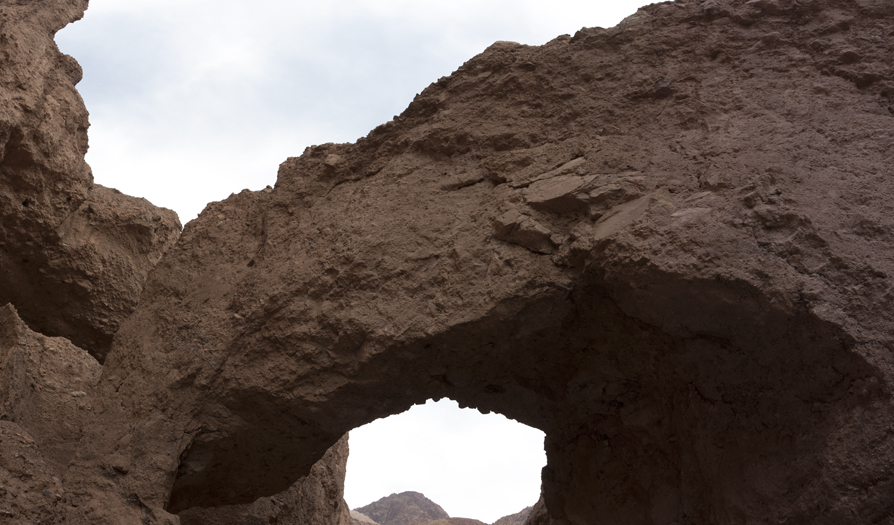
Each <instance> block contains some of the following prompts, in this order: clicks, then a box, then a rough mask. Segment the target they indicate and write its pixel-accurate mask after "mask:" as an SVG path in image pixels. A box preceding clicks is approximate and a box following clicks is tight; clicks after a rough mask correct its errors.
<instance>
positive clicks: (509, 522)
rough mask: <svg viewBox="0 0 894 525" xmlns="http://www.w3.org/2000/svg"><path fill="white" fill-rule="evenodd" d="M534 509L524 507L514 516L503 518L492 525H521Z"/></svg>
mask: <svg viewBox="0 0 894 525" xmlns="http://www.w3.org/2000/svg"><path fill="white" fill-rule="evenodd" d="M533 508H534V507H525V508H523V509H522V510H520V511H518V512H516V513H515V514H510V515H508V516H503V517H502V518H500V519H498V520H497V521H495V522H494V523H493V525H523V524H524V523H525V520H527V519H528V516H530V515H531V509H533Z"/></svg>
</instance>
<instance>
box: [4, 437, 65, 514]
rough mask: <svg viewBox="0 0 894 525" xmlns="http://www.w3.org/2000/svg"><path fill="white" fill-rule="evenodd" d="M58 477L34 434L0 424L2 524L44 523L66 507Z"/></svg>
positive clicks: (63, 491) (63, 492)
mask: <svg viewBox="0 0 894 525" xmlns="http://www.w3.org/2000/svg"><path fill="white" fill-rule="evenodd" d="M57 475H58V473H57V472H56V471H55V470H54V469H53V468H52V467H51V466H50V465H48V464H47V462H46V461H45V460H44V458H43V455H42V451H41V449H40V446H39V445H38V444H37V442H36V441H35V440H34V438H33V437H32V436H31V434H30V433H29V432H28V431H27V430H25V429H24V428H22V427H21V426H19V425H17V424H15V423H12V422H10V421H3V420H0V523H10V524H12V523H41V521H42V520H44V519H46V518H48V517H50V516H54V515H55V514H56V513H57V512H58V510H59V508H60V507H61V506H62V505H63V504H64V503H63V497H64V494H65V490H64V489H63V488H62V483H61V482H60V480H59V478H58V477H57Z"/></svg>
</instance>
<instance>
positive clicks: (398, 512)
mask: <svg viewBox="0 0 894 525" xmlns="http://www.w3.org/2000/svg"><path fill="white" fill-rule="evenodd" d="M354 510H356V511H357V512H359V513H361V514H364V515H366V516H368V517H369V518H371V519H373V520H374V521H375V522H376V523H378V524H379V525H413V524H415V523H428V522H431V521H436V520H441V519H446V518H449V517H450V516H449V515H448V514H447V513H446V512H444V509H442V508H441V506H440V505H438V504H437V503H435V502H434V501H432V500H430V499H428V498H426V497H425V496H424V495H423V494H420V493H419V492H401V493H400V494H392V495H390V496H386V497H384V498H382V499H380V500H378V501H376V502H373V503H370V504H369V505H367V506H365V507H360V508H357V509H354Z"/></svg>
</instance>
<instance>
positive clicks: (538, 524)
mask: <svg viewBox="0 0 894 525" xmlns="http://www.w3.org/2000/svg"><path fill="white" fill-rule="evenodd" d="M554 523H555V522H554V521H553V519H552V518H551V517H550V516H549V512H547V510H546V503H544V501H543V497H542V496H541V498H540V499H539V500H537V503H536V504H535V505H534V507H532V508H531V513H530V514H528V517H527V518H525V521H524V525H553V524H554ZM494 525H497V524H496V523H495V524H494Z"/></svg>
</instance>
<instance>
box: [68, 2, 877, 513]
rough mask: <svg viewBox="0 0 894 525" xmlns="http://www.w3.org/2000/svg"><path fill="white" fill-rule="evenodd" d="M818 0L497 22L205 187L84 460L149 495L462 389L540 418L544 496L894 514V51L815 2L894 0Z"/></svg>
mask: <svg viewBox="0 0 894 525" xmlns="http://www.w3.org/2000/svg"><path fill="white" fill-rule="evenodd" d="M709 4H710V5H709ZM802 4H804V5H802ZM802 4H798V3H793V2H783V1H779V2H774V1H766V2H765V1H761V2H747V3H744V2H714V1H712V2H677V3H667V4H661V5H654V6H651V7H649V8H646V9H644V10H641V11H640V12H639V13H638V14H637V15H636V17H632V18H630V19H628V20H627V21H625V22H624V23H622V24H621V25H619V26H618V27H616V28H613V29H609V30H603V29H599V28H596V29H590V30H582V31H580V32H578V33H577V34H576V35H575V36H574V37H567V36H566V37H559V38H558V39H556V40H554V41H552V42H550V43H548V44H546V45H544V46H542V47H528V46H520V45H515V44H511V43H505V42H503V43H498V44H495V45H494V46H492V47H491V48H489V49H488V50H487V51H485V52H484V53H482V54H481V55H479V56H477V57H475V58H473V59H472V60H470V61H469V62H467V63H466V64H464V65H463V66H462V67H461V68H460V69H459V70H458V71H457V72H456V73H454V74H453V75H451V76H450V77H445V78H443V79H441V80H439V81H438V82H437V83H435V84H433V85H432V86H430V87H429V88H428V89H426V90H425V91H424V92H423V93H422V94H420V95H419V96H418V97H417V98H416V100H414V101H413V103H412V104H410V106H409V107H408V109H407V110H406V111H405V112H404V113H403V114H402V115H401V116H399V117H396V118H395V119H394V121H392V122H389V123H387V124H385V125H383V126H380V127H378V128H376V129H375V130H373V131H372V132H371V133H370V134H369V136H367V137H366V138H363V139H360V140H359V141H358V142H357V143H356V144H342V145H333V144H327V145H323V146H317V147H312V148H309V149H308V150H306V151H305V153H304V154H303V155H302V156H301V157H298V158H291V159H288V160H287V161H286V162H284V163H283V164H282V165H281V167H280V171H279V177H278V181H277V185H276V188H268V189H266V190H263V191H260V192H249V191H244V192H242V193H240V194H238V195H233V196H231V197H230V198H229V199H227V200H225V201H222V202H219V203H212V204H210V205H209V206H208V207H207V208H206V209H205V211H204V212H203V213H202V215H201V216H200V217H199V219H197V220H196V221H193V222H192V223H190V224H188V225H187V226H186V228H185V230H184V232H183V234H182V236H181V238H180V241H179V242H178V244H177V246H176V247H175V248H173V249H171V250H170V251H169V252H167V254H166V255H165V258H164V259H163V260H162V262H161V263H160V264H159V266H158V267H156V269H155V270H154V271H153V273H152V275H151V276H150V278H149V281H148V283H147V284H146V286H145V288H144V291H143V297H142V300H141V302H140V306H139V308H138V309H137V311H136V312H135V313H134V314H133V315H132V316H131V317H130V318H129V319H128V320H127V321H126V322H125V323H124V324H123V325H122V328H121V329H120V330H119V332H118V333H117V335H116V336H115V342H114V344H113V349H112V352H111V353H110V355H109V357H108V360H107V361H106V364H105V367H104V370H103V378H102V381H101V383H100V389H101V391H102V393H103V398H104V399H105V401H104V404H103V406H102V407H100V409H99V410H97V412H96V415H95V418H96V419H95V422H94V424H93V426H92V427H89V428H90V430H88V435H87V437H85V439H84V440H83V443H84V447H83V448H84V450H83V451H82V453H81V456H80V457H79V460H78V461H79V462H76V463H75V466H74V467H73V468H72V469H70V477H71V479H72V480H74V481H73V482H78V481H77V480H78V479H81V480H95V479H100V478H99V477H98V476H97V475H96V472H95V469H96V467H95V465H102V464H104V463H108V462H109V461H110V460H109V459H108V458H110V457H112V458H114V459H115V461H118V462H119V463H121V462H123V463H124V464H123V465H120V466H121V468H119V469H112V470H115V471H116V472H119V474H120V473H122V472H124V473H125V474H122V475H116V480H115V483H116V487H118V488H116V489H115V490H118V491H119V492H120V493H121V494H136V495H138V497H139V498H140V501H141V502H143V504H144V505H146V506H147V508H155V509H160V508H162V507H165V506H166V507H167V508H168V510H169V511H172V512H176V511H178V510H182V509H187V508H189V507H192V506H196V505H202V506H214V505H222V504H227V503H238V502H244V501H250V500H251V499H253V498H255V497H257V496H260V495H265V494H272V493H274V492H276V491H278V490H282V489H283V488H285V487H286V486H288V484H289V483H291V482H292V481H294V480H295V479H296V478H297V477H299V476H300V475H302V474H303V473H306V472H307V471H308V470H309V469H310V467H311V465H312V464H313V463H314V462H315V461H316V460H317V459H319V458H320V457H321V456H322V455H323V453H324V452H325V451H326V450H327V449H328V448H329V447H330V446H331V445H332V444H333V443H335V442H336V441H337V440H338V439H339V438H340V437H341V436H342V435H343V434H344V432H346V431H348V430H350V429H351V428H353V427H356V426H358V425H361V424H364V423H366V422H368V421H371V420H372V419H375V418H377V417H382V416H386V415H389V414H392V413H396V412H399V411H402V410H404V409H405V408H407V407H408V406H410V405H411V404H413V403H416V402H419V401H423V400H425V399H427V398H430V397H435V398H437V397H442V396H448V397H451V398H453V399H456V400H457V401H459V402H460V403H461V404H463V405H467V406H472V407H476V408H479V409H482V410H490V411H497V412H500V413H502V414H505V415H507V416H509V417H512V418H514V419H517V420H519V421H521V422H523V423H526V424H528V425H531V426H534V427H536V428H539V429H541V430H543V431H544V432H546V434H547V454H548V459H549V465H548V467H547V468H546V469H545V470H544V477H543V487H544V500H545V502H546V507H547V509H548V510H549V513H550V515H551V516H552V518H553V519H554V520H555V521H557V522H558V523H573V524H581V525H582V524H590V523H615V522H643V523H649V522H652V523H656V524H661V525H669V524H671V523H675V522H676V523H744V522H756V521H768V522H769V521H780V522H781V521H785V520H789V521H793V522H808V521H809V522H822V520H828V522H829V523H833V522H834V523H847V522H858V521H859V520H863V521H867V520H871V519H875V517H884V516H890V515H892V514H894V508H892V504H891V502H890V498H889V497H888V495H889V494H890V488H891V483H892V482H891V481H890V478H889V477H888V474H887V473H888V472H890V469H891V459H890V458H891V457H894V456H892V455H890V454H881V455H879V454H876V453H875V452H874V451H873V449H871V448H870V447H869V446H868V444H870V443H871V444H872V447H874V448H875V449H878V448H879V447H881V448H883V449H885V450H887V447H889V446H890V437H889V436H890V433H888V432H887V430H886V429H887V428H890V427H889V425H890V421H891V417H890V408H889V407H890V399H889V384H890V379H889V377H890V371H891V366H890V363H889V360H888V358H887V355H888V354H889V350H890V348H891V339H890V334H891V333H894V331H892V330H891V329H890V328H891V314H890V312H891V311H894V309H892V308H890V306H891V300H892V296H891V294H890V293H889V292H887V290H889V289H890V278H889V277H888V276H889V275H891V274H892V271H894V268H891V262H890V260H889V258H888V257H887V255H886V253H890V250H888V248H890V243H891V240H890V236H887V235H886V234H885V231H886V229H885V227H884V226H883V225H879V224H876V222H877V221H882V220H883V219H882V218H881V217H883V216H890V215H885V214H884V213H882V212H886V213H887V212H890V211H891V210H890V209H889V208H890V205H889V204H888V203H886V202H881V201H879V200H878V199H876V198H875V194H876V193H877V192H878V190H877V189H876V187H880V188H883V189H888V188H889V187H890V184H891V182H890V180H889V179H890V178H885V177H883V176H881V175H879V174H883V173H885V169H887V168H886V166H887V164H886V162H887V161H886V160H885V158H886V157H885V154H884V153H881V154H878V155H870V154H867V153H866V152H871V151H875V152H885V151H889V150H886V149H885V148H886V147H887V146H886V145H884V144H883V141H884V138H883V137H882V138H879V137H878V136H874V135H871V134H867V135H859V136H855V135H854V134H853V130H854V129H887V128H889V127H890V118H891V117H890V114H889V113H888V112H887V110H884V111H883V110H882V109H884V108H882V107H881V105H880V104H881V103H882V102H881V101H882V98H883V97H882V95H883V93H887V92H888V91H890V83H891V76H890V65H887V66H884V67H887V68H888V69H884V68H883V66H882V64H887V62H886V58H885V57H886V56H889V54H886V53H888V51H889V50H886V48H884V46H883V45H882V44H879V45H878V46H875V47H873V46H869V47H865V46H864V47H861V49H864V50H865V52H864V53H863V54H862V55H860V56H861V57H862V60H863V62H862V66H860V67H869V65H870V64H876V65H878V71H882V73H873V74H874V75H875V76H873V77H871V78H872V79H875V80H873V81H872V82H869V84H867V83H866V82H868V80H867V79H869V78H870V77H867V76H866V74H869V73H866V72H860V71H856V70H852V69H853V67H856V66H853V65H852V63H851V64H845V65H841V64H839V63H837V62H836V63H833V62H832V61H830V60H831V59H828V57H831V56H838V55H841V54H842V53H844V52H845V50H846V49H850V47H853V46H857V47H860V46H863V43H861V42H862V41H860V42H857V41H856V40H854V41H852V40H853V39H855V38H856V37H852V36H849V35H852V34H856V33H853V32H852V33H848V34H839V32H837V31H832V30H828V31H826V30H825V29H823V28H826V29H828V28H829V27H833V26H834V27H838V26H836V25H835V24H836V23H837V22H836V21H839V19H840V18H841V17H842V16H844V15H842V13H844V12H848V13H851V14H850V15H847V16H848V17H850V18H848V20H849V22H848V24H850V25H849V27H854V24H857V25H859V24H864V25H866V28H865V29H866V31H870V30H874V29H879V28H881V29H879V30H886V31H889V32H890V28H891V15H892V12H891V8H890V6H886V5H883V4H882V3H878V4H875V3H872V2H863V3H861V4H860V5H859V6H858V5H857V4H856V3H849V2H832V1H831V0H830V1H828V2H823V1H816V2H805V3H802ZM833 7H834V8H833ZM846 18H847V17H846ZM876 26H878V27H876ZM683 28H685V30H684V29H683ZM873 28H874V29H873ZM886 34H887V33H886ZM808 35H809V36H808ZM818 50H821V51H818ZM836 53H837V55H836ZM805 56H810V57H813V58H814V59H815V60H812V61H811V60H805V58H804V57H805ZM693 57H694V58H693ZM849 68H850V69H849ZM873 71H876V69H873ZM756 72H761V73H760V75H758V74H757V73H756ZM864 73H865V74H864ZM873 84H874V85H876V87H871V86H873ZM817 86H819V87H817ZM879 89H881V90H882V91H879ZM885 89H887V90H888V91H884V90H885ZM823 90H826V92H829V91H835V92H836V93H838V94H840V97H848V99H849V100H852V101H854V103H853V104H848V105H846V107H845V105H842V104H840V103H839V102H838V101H837V100H830V99H818V97H817V93H821V92H823ZM855 105H856V106H859V107H865V108H869V107H871V108H876V109H878V111H876V110H875V109H873V110H872V111H870V110H867V111H864V112H859V113H855V112H854V111H852V110H851V108H852V107H854V106H855ZM817 107H819V110H818V109H817ZM879 108H881V109H879ZM811 130H813V131H811ZM820 131H821V132H820ZM803 133H807V134H810V137H811V138H809V139H805V138H803V136H802V135H801V134H803ZM811 133H812V134H811ZM880 141H882V142H880ZM845 165H846V166H847V168H846V169H840V170H838V169H831V168H829V167H830V166H845ZM868 178H872V180H873V181H874V186H872V187H870V186H867V185H866V184H865V183H864V182H863V181H864V180H866V179H868ZM830 188H839V189H840V190H841V191H846V192H847V195H848V200H849V202H862V203H864V204H863V205H864V206H868V207H871V208H872V209H874V210H878V211H879V213H878V214H877V215H872V217H876V219H871V218H866V217H864V222H865V221H868V222H865V223H864V222H859V221H858V222H856V223H855V222H853V217H852V216H851V214H852V212H851V208H850V207H849V206H850V204H848V203H847V202H842V201H834V202H829V198H828V191H830ZM836 191H839V190H836ZM874 220H875V221H876V222H873V221H874ZM848 221H850V222H848ZM845 223H847V224H852V226H851V227H849V228H850V230H849V232H842V231H841V225H842V224H845ZM861 225H862V226H861ZM873 225H875V226H876V227H873ZM878 246H884V247H885V249H880V248H878ZM868 303H871V304H873V305H877V306H876V307H872V308H870V307H868V306H867V304H868ZM79 465H80V466H79ZM852 465H859V466H860V468H859V469H856V468H853V467H852ZM91 469H92V470H91ZM84 483H88V481H84ZM89 483H94V482H93V481H90V482H89ZM856 487H859V488H860V490H859V491H856V489H855V488H856ZM854 516H858V517H857V518H855V517H854Z"/></svg>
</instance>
